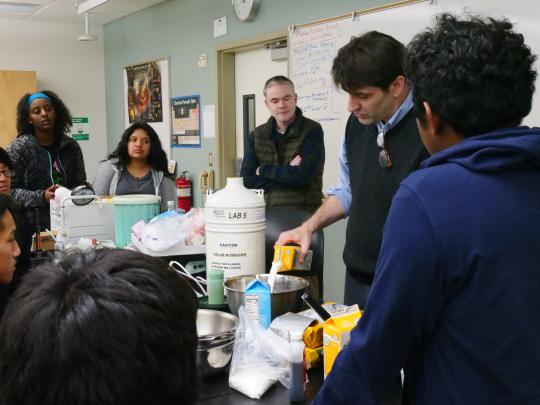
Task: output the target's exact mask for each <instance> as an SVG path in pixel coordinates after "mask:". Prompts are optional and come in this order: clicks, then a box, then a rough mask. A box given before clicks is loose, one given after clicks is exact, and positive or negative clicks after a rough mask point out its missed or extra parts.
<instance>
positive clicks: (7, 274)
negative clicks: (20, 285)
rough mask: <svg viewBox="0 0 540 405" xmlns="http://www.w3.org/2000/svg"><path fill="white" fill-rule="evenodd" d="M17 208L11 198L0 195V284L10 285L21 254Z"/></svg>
mask: <svg viewBox="0 0 540 405" xmlns="http://www.w3.org/2000/svg"><path fill="white" fill-rule="evenodd" d="M16 211H17V208H16V206H15V205H14V204H13V201H12V200H11V198H10V197H9V196H7V195H5V194H3V193H0V284H9V283H10V282H11V279H12V278H13V272H14V271H15V262H16V259H17V256H19V254H20V253H21V250H20V249H19V245H18V243H17V240H16V239H15V230H16V226H15V220H14V219H13V215H14V214H15V213H16Z"/></svg>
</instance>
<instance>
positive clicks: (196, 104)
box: [171, 95, 201, 148]
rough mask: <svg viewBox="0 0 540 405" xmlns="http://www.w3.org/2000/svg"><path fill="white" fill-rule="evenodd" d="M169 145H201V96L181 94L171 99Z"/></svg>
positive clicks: (183, 146) (189, 146)
mask: <svg viewBox="0 0 540 405" xmlns="http://www.w3.org/2000/svg"><path fill="white" fill-rule="evenodd" d="M171 120H172V135H171V147H173V148H194V147H200V146H201V96H199V95H194V96H182V97H173V98H172V99H171Z"/></svg>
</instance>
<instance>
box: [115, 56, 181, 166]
mask: <svg viewBox="0 0 540 405" xmlns="http://www.w3.org/2000/svg"><path fill="white" fill-rule="evenodd" d="M169 89H170V85H169V61H168V59H161V60H153V61H147V62H142V63H138V64H136V65H131V66H126V67H125V68H124V103H125V109H124V111H125V112H124V117H125V118H124V121H125V127H126V128H127V127H129V126H130V125H131V124H133V123H134V122H136V121H142V122H146V123H148V124H149V125H150V126H152V128H154V130H155V131H156V133H157V134H158V136H159V139H160V141H161V146H162V147H163V150H164V151H165V152H166V153H167V157H169V158H170V148H171V143H170V133H171V117H170V105H169V98H170V90H169Z"/></svg>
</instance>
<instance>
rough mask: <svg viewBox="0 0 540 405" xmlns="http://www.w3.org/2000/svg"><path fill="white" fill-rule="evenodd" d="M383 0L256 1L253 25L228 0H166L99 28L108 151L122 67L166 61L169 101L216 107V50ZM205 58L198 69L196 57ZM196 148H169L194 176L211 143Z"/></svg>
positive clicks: (114, 134) (119, 111)
mask: <svg viewBox="0 0 540 405" xmlns="http://www.w3.org/2000/svg"><path fill="white" fill-rule="evenodd" d="M388 2H389V1H388V0H386V1H385V0H365V1H352V0H339V1H338V0H335V1H328V0H262V1H261V8H260V10H259V15H258V16H257V18H256V19H255V21H252V22H247V23H243V22H240V21H239V20H237V19H236V17H235V16H234V14H233V12H232V6H231V1H230V0H168V1H165V2H163V3H160V4H157V5H155V6H153V7H150V8H147V9H145V10H142V11H140V12H138V13H135V14H132V15H129V16H127V17H124V18H122V19H120V20H117V21H114V22H112V23H110V24H107V25H106V26H105V28H104V43H105V81H106V100H107V105H106V108H107V139H108V150H109V151H111V150H112V149H114V147H115V146H116V143H117V142H118V140H119V138H120V135H121V133H122V131H123V129H124V112H123V108H124V101H123V78H122V74H123V67H124V66H127V65H130V64H134V63H138V62H144V61H146V60H149V59H157V58H163V57H169V58H170V71H171V76H170V82H171V96H180V95H190V94H200V95H201V104H203V105H205V104H216V60H215V56H216V55H215V49H216V46H218V45H223V44H227V43H229V42H233V41H238V40H242V39H247V38H250V37H252V36H256V35H262V34H267V33H272V32H276V31H280V30H283V29H286V27H287V26H289V25H295V24H302V23H305V22H310V21H313V20H317V19H321V18H326V17H331V16H336V15H340V14H344V13H349V12H352V11H353V10H359V9H363V8H369V7H372V6H375V5H380V4H383V3H388ZM222 16H226V17H227V23H228V33H227V35H225V36H222V37H219V38H216V39H214V37H213V21H214V19H216V18H218V17H222ZM202 53H206V54H207V55H208V67H207V68H205V69H199V68H198V67H197V57H198V55H199V54H202ZM202 141H203V145H202V148H201V149H175V150H174V152H173V156H172V158H173V159H175V160H177V161H178V164H179V167H180V168H183V169H189V170H191V171H192V172H194V173H198V172H199V171H200V170H203V169H205V168H206V166H207V162H208V159H207V156H208V153H209V152H212V153H214V156H215V141H214V140H212V139H210V140H209V139H202Z"/></svg>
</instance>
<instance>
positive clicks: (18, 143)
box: [7, 135, 86, 229]
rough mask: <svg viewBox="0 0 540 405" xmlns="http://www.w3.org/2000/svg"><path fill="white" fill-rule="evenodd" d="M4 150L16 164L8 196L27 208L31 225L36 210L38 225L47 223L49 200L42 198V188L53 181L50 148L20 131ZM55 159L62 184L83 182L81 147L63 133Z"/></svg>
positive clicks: (33, 221) (84, 178)
mask: <svg viewBox="0 0 540 405" xmlns="http://www.w3.org/2000/svg"><path fill="white" fill-rule="evenodd" d="M7 152H8V154H9V156H10V158H11V160H12V161H13V165H14V166H15V176H14V177H13V178H12V179H11V188H12V191H11V196H12V197H13V199H14V200H15V201H17V202H19V203H20V204H22V205H23V206H24V207H25V208H26V210H27V213H28V217H29V220H30V224H31V226H32V227H35V226H36V223H37V222H36V215H35V214H36V212H39V217H38V218H37V220H38V221H39V226H40V228H41V229H44V228H48V227H50V212H49V204H48V203H47V201H45V189H47V188H48V187H50V186H51V185H52V184H53V180H52V175H51V173H52V167H51V156H50V155H49V152H47V150H46V149H45V148H43V147H41V146H40V145H39V143H38V142H37V139H36V138H35V137H34V136H33V135H19V136H18V137H17V138H15V139H14V140H13V141H12V142H11V143H10V144H9V146H8V147H7ZM58 160H59V161H60V166H61V167H60V170H61V181H60V184H61V185H62V186H64V187H67V188H74V187H76V186H78V185H80V184H83V183H86V171H85V169H84V160H83V155H82V151H81V147H80V146H79V144H78V143H77V142H76V141H74V140H73V139H71V138H69V137H68V136H66V135H62V137H61V139H60V145H59V147H58Z"/></svg>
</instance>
